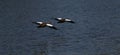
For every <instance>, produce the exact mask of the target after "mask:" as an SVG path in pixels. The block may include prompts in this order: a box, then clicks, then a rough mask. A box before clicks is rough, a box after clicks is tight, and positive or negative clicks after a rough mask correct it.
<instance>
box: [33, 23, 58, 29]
mask: <svg viewBox="0 0 120 55" xmlns="http://www.w3.org/2000/svg"><path fill="white" fill-rule="evenodd" d="M32 23H34V24H37V25H38V28H43V27H49V28H52V29H55V30H57V28H56V27H54V25H52V24H50V23H45V22H32Z"/></svg>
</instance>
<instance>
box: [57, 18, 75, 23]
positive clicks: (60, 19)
mask: <svg viewBox="0 0 120 55" xmlns="http://www.w3.org/2000/svg"><path fill="white" fill-rule="evenodd" d="M55 20H57V21H58V23H64V22H70V23H75V22H74V21H72V20H70V19H69V18H55Z"/></svg>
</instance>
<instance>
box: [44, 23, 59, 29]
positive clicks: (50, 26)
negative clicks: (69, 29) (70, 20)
mask: <svg viewBox="0 0 120 55" xmlns="http://www.w3.org/2000/svg"><path fill="white" fill-rule="evenodd" d="M46 25H47V26H48V27H49V28H52V29H55V30H58V29H57V28H56V27H54V26H53V25H52V24H46Z"/></svg>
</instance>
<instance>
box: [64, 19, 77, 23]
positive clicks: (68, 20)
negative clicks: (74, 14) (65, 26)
mask: <svg viewBox="0 0 120 55" xmlns="http://www.w3.org/2000/svg"><path fill="white" fill-rule="evenodd" d="M65 21H67V22H70V23H75V22H74V21H72V20H70V19H65Z"/></svg>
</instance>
